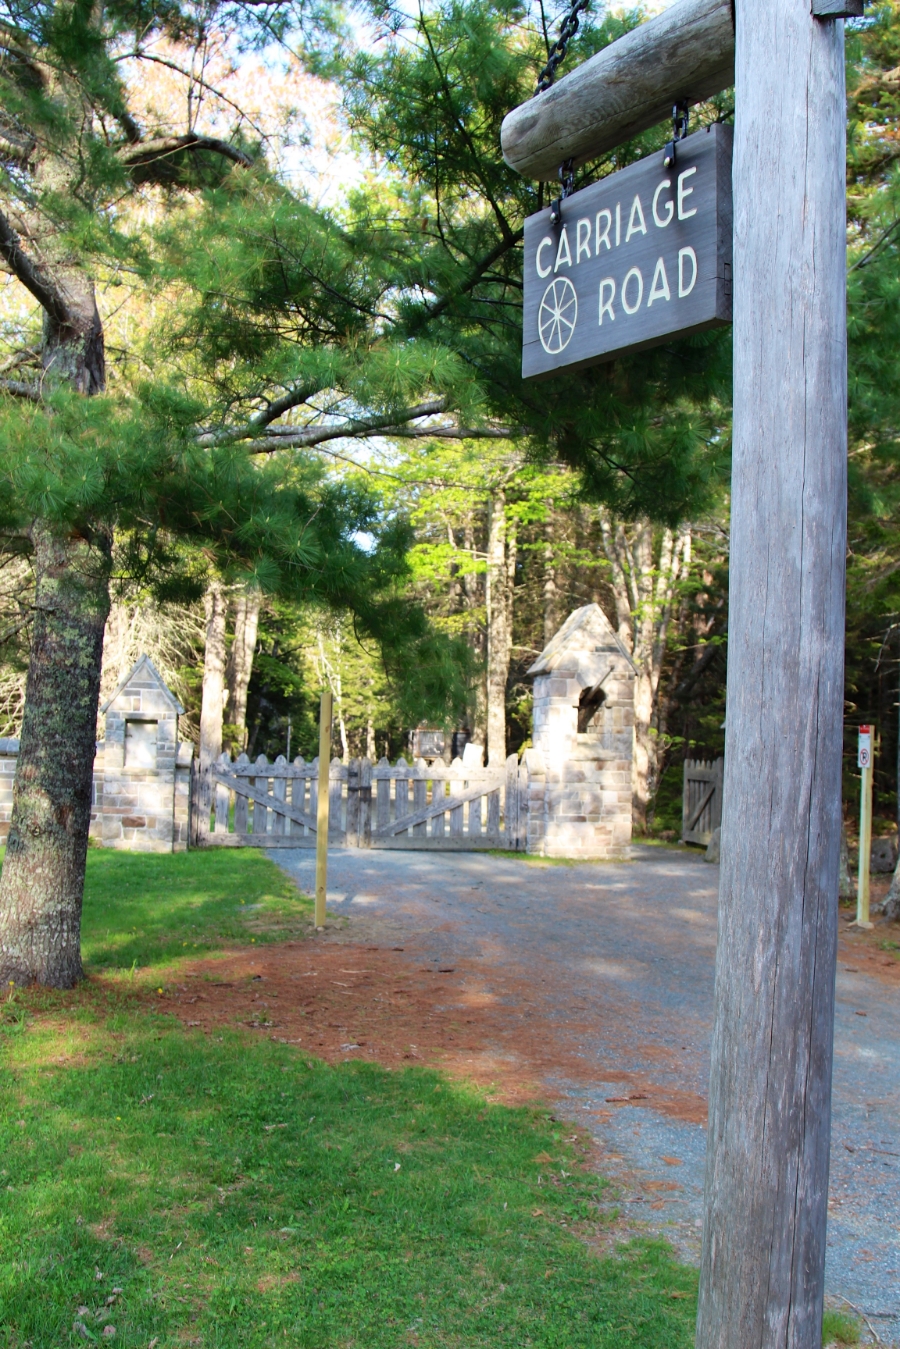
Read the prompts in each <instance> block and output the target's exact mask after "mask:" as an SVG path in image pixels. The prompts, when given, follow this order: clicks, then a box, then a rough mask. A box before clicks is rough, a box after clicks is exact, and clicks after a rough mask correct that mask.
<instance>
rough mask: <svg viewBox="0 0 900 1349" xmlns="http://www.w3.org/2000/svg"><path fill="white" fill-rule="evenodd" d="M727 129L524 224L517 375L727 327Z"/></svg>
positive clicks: (578, 365)
mask: <svg viewBox="0 0 900 1349" xmlns="http://www.w3.org/2000/svg"><path fill="white" fill-rule="evenodd" d="M731 145H732V131H731V128H730V127H726V126H711V127H707V128H704V129H703V130H702V131H697V132H695V133H694V134H693V135H691V136H688V137H687V138H686V139H685V140H683V141H679V142H678V144H677V148H676V160H675V164H674V166H673V167H672V168H670V169H667V168H665V167H664V165H663V152H662V151H661V150H660V151H657V152H656V153H655V154H653V155H650V156H649V157H648V158H647V159H642V160H641V161H640V162H639V163H637V164H632V165H630V166H629V167H628V168H627V169H622V170H621V171H620V172H619V173H614V174H611V175H610V176H609V177H608V178H604V179H602V180H601V181H600V182H599V183H594V184H592V185H591V186H590V187H586V188H584V189H582V191H580V192H575V193H573V194H572V196H570V197H568V198H566V200H565V201H564V202H563V204H562V212H561V218H560V221H559V223H558V224H557V225H555V226H554V225H553V224H552V223H551V220H550V208H549V207H548V208H547V209H546V210H544V211H539V212H538V213H537V214H536V215H533V216H529V218H528V219H527V220H526V222H525V296H524V330H523V345H522V375H523V377H524V378H525V379H531V378H541V377H546V376H548V375H551V374H553V373H554V372H555V371H557V370H579V369H582V368H583V367H584V366H588V365H596V364H598V363H599V362H601V361H608V360H611V359H612V357H614V356H620V355H624V354H625V353H626V352H634V351H640V350H642V349H644V348H646V347H652V346H657V345H658V344H659V343H661V342H665V341H668V340H670V339H671V338H674V337H685V336H687V335H688V334H689V333H697V332H702V331H703V329H705V328H713V327H717V326H720V325H721V324H725V323H730V322H731V220H732V211H731Z"/></svg>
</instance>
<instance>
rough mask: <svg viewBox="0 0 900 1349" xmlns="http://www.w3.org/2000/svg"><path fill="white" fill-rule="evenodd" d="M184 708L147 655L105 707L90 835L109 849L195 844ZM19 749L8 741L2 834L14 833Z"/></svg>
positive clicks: (2, 743)
mask: <svg viewBox="0 0 900 1349" xmlns="http://www.w3.org/2000/svg"><path fill="white" fill-rule="evenodd" d="M181 711H182V708H181V707H180V705H179V703H178V701H177V699H176V698H175V697H174V696H173V694H172V692H171V690H170V689H168V688H167V687H166V685H165V683H164V682H163V680H162V678H161V677H160V675H159V674H158V673H157V671H156V669H155V668H154V666H153V664H152V662H151V661H150V660H148V659H147V657H145V656H142V657H141V659H140V660H139V661H138V662H137V664H136V665H135V667H134V669H133V670H132V671H131V673H130V674H129V675H128V676H127V678H126V679H125V680H124V681H123V683H122V684H121V685H120V686H119V688H118V689H117V691H116V692H115V693H114V694H113V696H112V698H111V699H110V700H109V702H108V703H106V704H105V706H104V707H103V708H101V712H102V713H104V714H105V716H106V738H105V739H104V740H101V741H100V742H99V744H98V745H97V753H96V757H95V759H94V782H93V787H92V791H91V826H90V835H91V838H93V839H96V840H97V841H98V842H99V843H102V845H103V847H104V848H121V849H126V850H129V851H131V852H183V851H184V850H185V849H186V848H187V845H188V824H189V818H188V817H189V813H190V784H191V764H192V760H193V755H194V747H193V745H191V744H189V743H186V742H183V741H182V742H179V740H178V717H179V714H180V713H181ZM18 752H19V742H18V740H10V739H6V740H4V739H0V838H5V837H6V836H7V835H8V833H9V824H10V819H11V818H12V784H13V777H14V775H15V771H16V758H17V756H18Z"/></svg>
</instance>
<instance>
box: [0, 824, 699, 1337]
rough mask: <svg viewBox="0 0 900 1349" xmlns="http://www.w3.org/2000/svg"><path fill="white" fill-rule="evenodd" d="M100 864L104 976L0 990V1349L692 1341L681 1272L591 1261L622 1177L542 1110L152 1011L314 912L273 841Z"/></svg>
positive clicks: (96, 860)
mask: <svg viewBox="0 0 900 1349" xmlns="http://www.w3.org/2000/svg"><path fill="white" fill-rule="evenodd" d="M88 860H89V868H88V878H89V880H88V889H87V896H86V902H85V914H84V932H85V952H86V957H87V962H88V967H89V970H90V972H91V973H92V974H93V975H94V976H95V977H94V978H93V979H92V980H90V981H89V982H88V983H86V984H85V985H83V986H82V987H81V988H80V989H77V990H75V991H74V992H73V993H67V994H61V993H49V992H41V991H36V990H29V991H26V992H22V993H15V992H11V994H10V996H9V998H8V999H7V1000H6V1001H5V1002H3V1003H2V1004H0V1011H2V1015H0V1053H2V1056H3V1072H2V1079H0V1092H2V1096H3V1100H2V1109H0V1196H2V1200H0V1345H2V1346H3V1347H4V1349H51V1347H52V1349H57V1346H63V1345H70V1344H84V1343H86V1342H97V1343H113V1344H114V1345H116V1346H122V1347H123V1349H126V1347H127V1349H132V1347H135V1349H136V1347H138V1346H140V1349H150V1347H151V1346H153V1349H170V1347H171V1349H174V1347H175V1346H187V1345H197V1346H204V1349H229V1347H230V1346H234V1347H235V1349H237V1347H238V1346H240V1347H241V1349H254V1347H255V1346H264V1345H265V1346H280V1345H292V1346H298V1349H318V1347H319V1346H323V1347H324V1346H329V1349H330V1347H331V1346H348V1347H349V1346H353V1347H354V1349H355V1347H356V1346H358V1347H359V1349H381V1347H382V1346H384V1347H385V1349H387V1346H392V1347H393V1346H399V1345H416V1346H421V1347H422V1349H425V1347H426V1346H427V1347H429V1349H430V1347H432V1346H433V1347H434V1349H437V1347H438V1346H441V1347H442V1349H443V1347H444V1346H447V1347H449V1346H454V1347H455V1346H472V1347H473V1349H475V1347H476V1346H477V1347H478V1349H482V1347H483V1346H494V1345H496V1346H510V1349H512V1347H513V1346H515V1349H521V1347H522V1346H535V1347H537V1346H541V1347H544V1346H546V1347H547V1349H549V1346H560V1347H563V1346H565V1349H581V1346H584V1349H588V1347H590V1349H601V1347H604V1346H609V1347H610V1349H613V1346H615V1347H616V1349H624V1347H625V1346H640V1347H641V1349H657V1347H658V1349H682V1346H683V1349H688V1346H690V1345H691V1344H692V1342H693V1320H694V1310H695V1289H696V1276H695V1274H694V1272H693V1271H691V1270H689V1269H687V1268H685V1267H684V1266H682V1265H679V1264H678V1263H677V1262H675V1261H674V1260H673V1259H672V1257H671V1255H670V1254H669V1252H668V1251H667V1249H666V1248H665V1247H664V1246H662V1245H660V1244H658V1243H656V1244H654V1243H650V1242H648V1243H637V1244H631V1245H629V1246H627V1247H625V1248H623V1249H622V1250H621V1251H620V1253H619V1254H618V1255H617V1256H616V1257H615V1258H611V1257H608V1256H607V1257H601V1256H600V1255H598V1254H597V1253H595V1252H594V1251H592V1249H591V1247H590V1244H589V1238H590V1235H591V1234H592V1233H594V1232H596V1231H597V1230H598V1228H602V1226H603V1223H604V1222H606V1221H608V1215H609V1212H610V1205H609V1202H608V1195H606V1196H605V1195H604V1192H603V1191H604V1183H603V1182H602V1181H601V1180H599V1179H598V1178H597V1177H596V1176H595V1175H593V1174H591V1173H590V1172H588V1171H587V1170H585V1169H584V1167H583V1166H582V1165H581V1163H580V1160H579V1156H580V1154H579V1151H578V1148H579V1144H578V1140H577V1139H575V1138H573V1137H571V1136H570V1138H569V1139H568V1141H567V1139H566V1137H565V1136H564V1132H563V1131H564V1130H565V1129H566V1126H565V1125H562V1124H560V1123H559V1122H557V1121H554V1120H553V1119H552V1118H551V1117H550V1115H549V1114H548V1113H547V1111H545V1110H544V1111H541V1110H533V1109H530V1110H523V1109H510V1108H507V1107H504V1106H500V1105H496V1104H490V1103H488V1102H487V1101H486V1100H485V1099H484V1097H483V1096H482V1095H480V1094H479V1093H478V1092H477V1091H476V1090H474V1089H470V1088H467V1087H466V1086H464V1085H461V1084H459V1083H458V1082H454V1081H451V1080H450V1079H449V1078H447V1077H442V1076H441V1075H440V1074H438V1073H436V1072H434V1071H432V1070H430V1069H426V1068H415V1067H411V1068H406V1069H404V1070H402V1071H397V1072H389V1071H386V1070H385V1069H383V1068H381V1067H378V1066H376V1065H373V1064H366V1063H362V1062H359V1061H355V1062H348V1063H344V1064H340V1065H337V1066H333V1067H329V1066H327V1065H325V1064H323V1063H321V1062H319V1061H316V1060H315V1059H313V1058H310V1057H309V1056H308V1054H307V1053H304V1052H302V1051H301V1050H300V1049H299V1048H296V1047H294V1046H292V1045H282V1044H279V1043H276V1042H273V1041H270V1040H264V1039H262V1038H261V1037H259V1036H258V1035H256V1036H254V1035H252V1033H251V1032H241V1031H234V1032H227V1033H223V1034H222V1035H221V1036H217V1035H212V1036H207V1035H205V1034H203V1033H202V1032H201V1031H198V1030H190V1029H185V1028H184V1027H182V1025H181V1024H180V1023H178V1022H177V1021H176V1020H175V1019H174V1018H172V1017H169V1016H166V1015H163V1014H161V1013H160V1012H159V1010H158V1009H157V1008H154V1007H153V1005H152V1003H151V1001H150V999H149V998H147V997H146V996H145V994H146V991H147V990H148V989H149V987H150V986H151V985H152V984H155V983H156V980H157V979H161V978H163V977H164V974H165V973H168V974H169V975H171V974H172V972H173V969H174V970H175V971H177V967H178V964H179V962H181V961H183V960H184V958H185V957H186V956H193V955H195V954H199V953H200V952H204V953H208V952H211V951H212V952H214V951H215V950H216V949H221V948H222V947H223V946H224V945H226V944H228V943H234V942H235V941H238V940H242V941H251V940H253V939H254V938H255V939H256V940H257V941H264V940H266V941H269V940H276V939H278V938H279V937H282V936H284V935H285V934H289V935H291V936H293V937H294V938H295V939H296V937H297V934H298V933H302V932H303V931H304V930H308V925H309V916H308V915H309V910H310V906H309V902H308V901H307V900H306V899H304V898H301V897H299V896H297V894H296V891H294V889H293V887H292V886H291V884H290V882H288V881H287V880H285V879H284V878H283V877H282V875H281V873H280V872H279V871H278V870H277V869H276V868H275V867H274V866H273V864H271V863H270V862H268V861H267V859H266V858H265V857H263V856H262V855H261V854H259V853H256V852H254V851H250V850H247V851H238V850H234V851H232V850H227V851H226V850H224V849H223V850H221V851H220V852H208V853H190V854H187V855H180V856H174V857H141V856H135V855H127V854H117V853H112V852H98V851H93V850H92V851H91V853H90V855H89V859H88ZM98 972H101V977H96V976H97V974H98ZM568 1132H569V1134H570V1135H571V1133H572V1131H571V1129H569V1130H568ZM113 1327H114V1330H113Z"/></svg>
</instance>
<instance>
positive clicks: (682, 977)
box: [173, 848, 900, 1340]
mask: <svg viewBox="0 0 900 1349" xmlns="http://www.w3.org/2000/svg"><path fill="white" fill-rule="evenodd" d="M274 856H275V860H277V861H278V862H279V863H280V864H281V865H282V866H285V868H286V869H287V870H288V871H289V872H290V873H291V874H292V875H293V876H294V877H295V878H296V879H297V880H298V882H299V883H300V885H301V886H302V887H303V888H304V889H306V890H309V889H310V888H311V885H312V877H313V858H312V856H311V855H310V854H309V853H302V852H299V851H298V852H282V851H280V852H278V853H276V854H274ZM717 882H718V875H717V868H715V867H711V866H708V865H706V864H705V863H704V862H703V861H702V859H699V858H697V857H696V856H695V855H688V854H684V853H681V852H677V851H674V850H663V849H655V848H644V849H640V850H639V858H638V860H637V861H636V862H634V863H632V864H631V865H613V864H597V865H587V864H583V865H579V866H575V867H568V866H552V865H548V864H538V863H535V862H526V861H525V860H524V859H521V858H516V857H509V858H504V857H497V856H487V855H479V854H455V855H454V854H442V855H433V854H425V853H402V852H395V853H384V852H368V853H356V854H354V853H344V852H340V853H338V852H335V853H333V854H332V855H331V858H330V872H329V896H328V902H329V911H330V912H331V913H332V914H334V915H335V916H336V921H335V922H333V923H331V924H330V925H329V929H328V930H327V931H326V933H324V934H322V935H320V936H319V937H317V938H316V939H315V945H313V944H312V943H310V942H305V943H299V944H297V945H295V946H280V947H269V948H263V949H262V950H260V951H259V953H258V954H257V952H256V951H253V952H246V951H245V952H242V953H239V954H237V953H236V954H235V955H234V956H232V957H229V959H228V960H227V961H226V962H225V963H224V964H223V962H221V961H216V962H215V963H214V965H213V964H212V963H210V964H209V965H208V966H207V967H204V966H203V965H202V964H200V965H197V966H196V967H195V968H194V974H193V977H186V978H185V979H184V980H183V981H182V985H181V988H180V989H176V990H173V1003H174V1008H173V1009H174V1010H176V1011H178V1013H179V1014H180V1015H181V1016H182V1018H183V1019H184V1020H185V1021H186V1022H188V1024H190V1023H192V1022H194V1023H196V1024H200V1025H203V1026H205V1027H210V1026H212V1025H214V1024H216V1023H217V1022H221V1023H230V1024H234V1022H235V1021H240V1022H244V1023H246V1024H250V1025H254V1026H257V1027H258V1028H259V1030H260V1033H264V1034H270V1035H273V1036H275V1037H277V1038H280V1039H285V1040H290V1041H294V1042H298V1043H299V1044H301V1045H302V1046H304V1047H308V1048H309V1049H310V1050H311V1051H313V1052H315V1053H317V1054H321V1055H324V1056H325V1057H328V1058H330V1059H339V1058H346V1057H351V1056H356V1055H362V1056H365V1057H369V1058H373V1059H377V1060H378V1061H380V1062H383V1063H385V1064H388V1065H392V1064H393V1065H396V1064H398V1063H403V1062H419V1063H432V1064H435V1065H438V1064H440V1066H442V1067H443V1068H444V1069H445V1070H447V1071H450V1072H452V1073H454V1074H457V1075H460V1076H463V1077H469V1078H472V1079H474V1080H476V1081H478V1082H480V1083H482V1084H483V1085H486V1086H487V1087H488V1088H489V1089H490V1090H491V1091H492V1093H493V1094H494V1095H495V1096H496V1097H497V1098H498V1099H503V1100H508V1101H517V1100H524V1099H528V1098H531V1097H534V1096H537V1095H541V1096H543V1097H544V1098H545V1099H546V1098H547V1097H548V1096H549V1097H550V1099H553V1100H555V1101H556V1102H557V1103H558V1108H559V1109H560V1111H561V1113H563V1112H564V1113H565V1115H566V1116H567V1117H569V1118H571V1119H573V1120H577V1121H578V1122H579V1123H581V1124H582V1125H583V1126H584V1127H586V1128H587V1129H588V1130H589V1131H590V1133H591V1134H592V1136H593V1138H594V1140H595V1143H596V1146H597V1149H598V1159H599V1160H598V1164H599V1165H600V1167H601V1169H602V1170H603V1171H604V1172H606V1173H607V1174H612V1175H613V1176H615V1177H617V1178H618V1180H619V1182H620V1185H621V1187H622V1192H623V1196H624V1199H625V1206H624V1207H625V1211H626V1212H627V1213H628V1214H630V1215H634V1218H633V1221H638V1222H640V1223H642V1224H646V1225H647V1226H648V1227H650V1228H651V1230H658V1231H660V1232H662V1233H663V1234H664V1235H666V1236H667V1237H668V1238H669V1239H670V1240H672V1241H673V1242H674V1243H675V1244H676V1246H677V1247H678V1248H679V1249H680V1250H681V1251H682V1252H683V1253H684V1254H685V1255H687V1256H689V1257H692V1258H696V1255H697V1250H698V1236H699V1224H700V1211H701V1210H700V1200H701V1193H702V1182H703V1158H704V1149H705V1134H704V1124H705V1112H706V1085H707V1073H708V1057H709V1038H710V1023H711V1013H712V991H713V961H714V955H715V907H716V886H717ZM843 926H844V925H843V924H842V927H843ZM889 935H891V934H890V933H888V932H887V931H886V930H882V931H881V932H876V933H875V934H873V936H871V937H866V936H863V935H862V934H859V935H854V936H851V935H849V933H847V932H846V930H845V931H844V933H843V936H842V943H841V958H840V961H839V971H838V1000H837V1018H836V1037H835V1094H834V1096H835V1108H834V1127H833V1148H832V1187H831V1199H830V1224H829V1249H828V1268H827V1284H828V1291H829V1293H830V1294H831V1295H832V1296H835V1297H837V1296H839V1295H843V1296H844V1297H846V1298H849V1299H850V1300H851V1302H853V1303H855V1304H856V1305H857V1306H859V1307H861V1308H862V1309H863V1310H864V1311H865V1312H866V1313H867V1314H869V1315H870V1316H872V1317H873V1318H874V1317H877V1318H878V1319H877V1320H876V1321H875V1324H876V1325H877V1326H878V1327H879V1330H880V1333H881V1334H882V1337H883V1338H884V1339H885V1340H889V1339H891V1338H892V1337H894V1338H896V1339H898V1340H900V1186H898V1180H900V960H898V958H897V957H896V956H895V955H894V954H893V953H892V952H890V951H884V950H882V949H880V945H879V943H880V942H881V941H883V940H884V938H885V936H889ZM893 935H894V939H895V940H898V941H900V932H897V930H896V927H895V931H894V934H893ZM213 971H214V973H215V977H216V978H218V979H222V980H224V982H223V983H211V982H209V979H208V978H206V979H205V978H203V975H204V973H206V974H207V975H210V974H212V973H213ZM256 976H258V977H256Z"/></svg>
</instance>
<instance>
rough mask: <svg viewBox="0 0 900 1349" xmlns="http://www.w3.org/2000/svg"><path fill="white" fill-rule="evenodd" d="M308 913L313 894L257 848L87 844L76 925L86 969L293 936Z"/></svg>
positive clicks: (140, 964) (304, 927)
mask: <svg viewBox="0 0 900 1349" xmlns="http://www.w3.org/2000/svg"><path fill="white" fill-rule="evenodd" d="M311 917H312V903H311V901H310V900H308V899H307V898H306V897H305V896H303V895H301V894H300V892H299V891H298V890H297V888H296V886H295V885H294V884H293V882H292V881H291V880H289V878H288V877H287V876H286V875H285V874H284V872H282V871H281V870H280V869H279V868H278V867H276V866H275V864H274V863H273V862H270V861H269V859H268V858H267V857H266V856H265V855H264V854H263V853H262V852H259V851H257V850H256V849H253V850H251V849H232V848H228V849H226V848H222V849H219V850H213V849H210V850H208V851H206V850H204V851H197V852H187V853H174V854H172V853H162V854H160V853H124V852H114V851H112V850H111V849H110V850H107V849H99V848H91V849H90V851H89V852H88V859H87V880H86V884H85V894H84V911H83V914H82V928H81V932H82V951H83V953H84V958H85V963H86V965H87V967H88V968H89V969H93V970H101V969H116V968H118V969H134V968H144V967H147V966H153V965H156V964H166V963H168V962H170V961H172V960H173V959H176V958H178V957H180V956H185V955H188V954H191V955H196V954H198V953H200V952H204V951H209V950H212V949H215V948H217V947H221V946H222V945H223V944H228V943H233V942H253V941H257V942H260V943H262V942H266V941H273V940H280V939H284V938H288V937H293V938H296V937H298V936H301V935H302V934H303V933H304V932H305V931H308V929H309V925H310V919H311Z"/></svg>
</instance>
